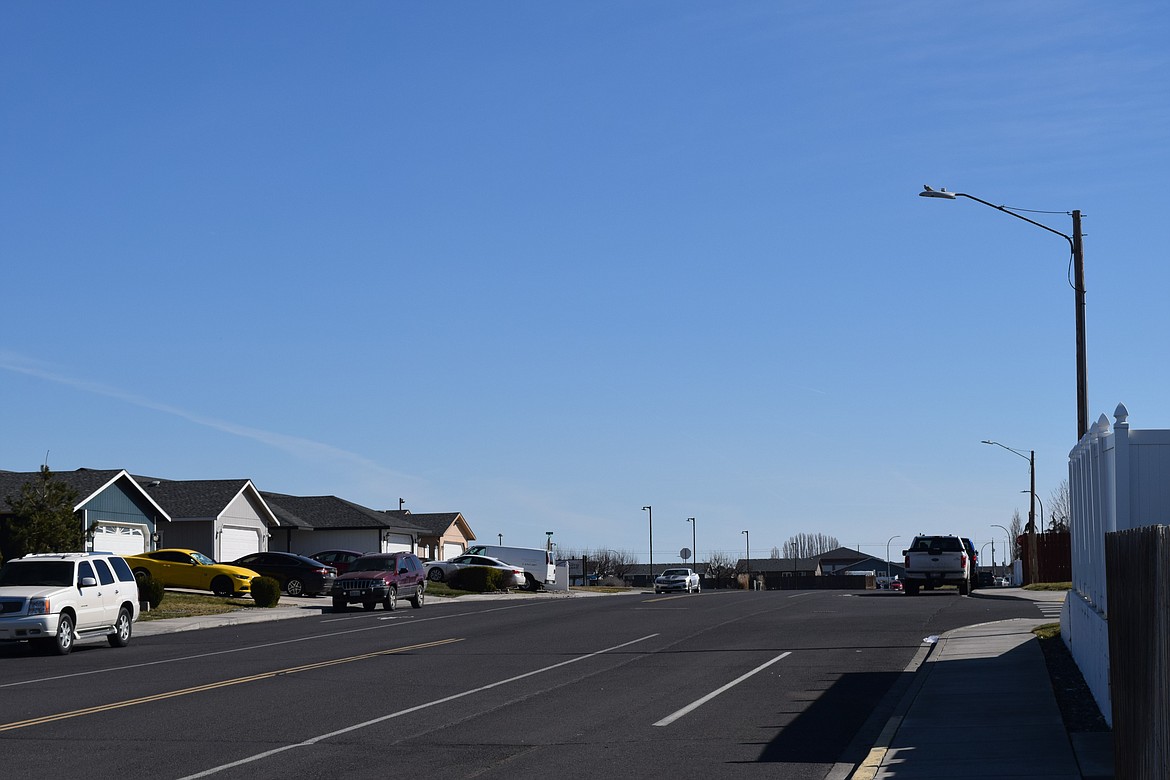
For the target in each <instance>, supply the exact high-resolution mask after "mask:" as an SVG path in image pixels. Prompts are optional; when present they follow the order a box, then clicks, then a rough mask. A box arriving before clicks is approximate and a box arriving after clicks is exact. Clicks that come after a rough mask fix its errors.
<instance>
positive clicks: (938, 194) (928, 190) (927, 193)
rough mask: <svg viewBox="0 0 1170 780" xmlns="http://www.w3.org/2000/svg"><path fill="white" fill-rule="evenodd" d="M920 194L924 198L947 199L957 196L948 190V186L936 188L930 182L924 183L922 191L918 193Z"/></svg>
mask: <svg viewBox="0 0 1170 780" xmlns="http://www.w3.org/2000/svg"><path fill="white" fill-rule="evenodd" d="M918 196H919V197H922V198H946V199H947V200H954V199H955V197H956V196H955V193H953V192H947V188H946V187H943V188H942V189H938V190H936V189H934V188H933V187H931V186H930V185H929V184H923V185H922V192H920V193H918Z"/></svg>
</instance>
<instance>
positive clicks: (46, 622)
mask: <svg viewBox="0 0 1170 780" xmlns="http://www.w3.org/2000/svg"><path fill="white" fill-rule="evenodd" d="M137 619H138V583H137V582H135V581H134V573H133V572H131V571H130V567H129V566H128V565H126V561H124V560H122V559H121V558H120V557H118V556H117V555H111V554H109V553H44V554H40V555H26V556H25V557H23V558H14V559H12V560H10V561H7V562H5V564H4V565H3V566H0V641H7V642H23V641H28V642H32V643H33V644H35V645H39V646H41V647H44V648H46V649H48V650H51V651H53V652H55V653H57V654H58V655H65V654H66V653H68V652H69V651H70V650H72V649H73V643H74V641H75V640H78V639H83V638H86V637H94V636H104V637H106V638H107V639H108V640H109V642H110V645H111V646H113V647H125V646H126V645H127V644H129V642H130V632H131V626H132V624H133V623H134V621H135V620H137Z"/></svg>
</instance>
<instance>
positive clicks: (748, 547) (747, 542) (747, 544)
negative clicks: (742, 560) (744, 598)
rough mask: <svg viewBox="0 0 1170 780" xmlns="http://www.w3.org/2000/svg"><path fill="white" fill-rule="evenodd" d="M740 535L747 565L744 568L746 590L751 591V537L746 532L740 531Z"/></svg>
mask: <svg viewBox="0 0 1170 780" xmlns="http://www.w3.org/2000/svg"><path fill="white" fill-rule="evenodd" d="M740 533H741V534H743V543H744V545H745V550H746V551H747V565H746V567H745V568H746V569H747V584H748V590H751V589H752V535H751V534H749V533H748V532H747V531H740Z"/></svg>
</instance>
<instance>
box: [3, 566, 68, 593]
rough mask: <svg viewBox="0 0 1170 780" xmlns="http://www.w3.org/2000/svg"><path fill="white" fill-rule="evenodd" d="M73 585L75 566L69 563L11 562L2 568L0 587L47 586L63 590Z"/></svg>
mask: <svg viewBox="0 0 1170 780" xmlns="http://www.w3.org/2000/svg"><path fill="white" fill-rule="evenodd" d="M72 584H73V564H72V563H70V562H69V561H9V562H8V563H6V564H4V566H3V567H0V587H3V586H6V585H8V586H12V585H47V586H51V587H57V588H61V587H67V586H69V585H72Z"/></svg>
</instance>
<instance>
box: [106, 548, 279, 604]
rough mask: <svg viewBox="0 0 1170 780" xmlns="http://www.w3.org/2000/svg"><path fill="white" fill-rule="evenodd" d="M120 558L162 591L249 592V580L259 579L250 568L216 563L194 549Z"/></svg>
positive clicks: (138, 575) (137, 574)
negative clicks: (153, 581)
mask: <svg viewBox="0 0 1170 780" xmlns="http://www.w3.org/2000/svg"><path fill="white" fill-rule="evenodd" d="M124 557H125V558H126V563H128V564H130V568H131V569H133V571H134V576H135V577H139V578H141V577H146V578H149V579H154V580H158V581H159V582H161V583H162V584H163V587H165V588H193V589H195V590H209V591H211V592H212V593H214V594H215V595H217V596H231V595H232V594H237V595H243V594H245V593H250V592H251V591H252V580H254V579H256V578H257V577H258V576H260V575H258V574H257V573H256V572H254V571H252V570H251V569H244V568H242V567H240V566H230V565H228V564H226V563H216V562H215V561H213V560H211V559H210V558H208V557H207V556H206V555H204V554H203V553H201V552H197V551H195V550H180V549H175V548H171V549H165V550H155V551H154V552H148V553H143V554H142V555H127V556H124Z"/></svg>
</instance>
